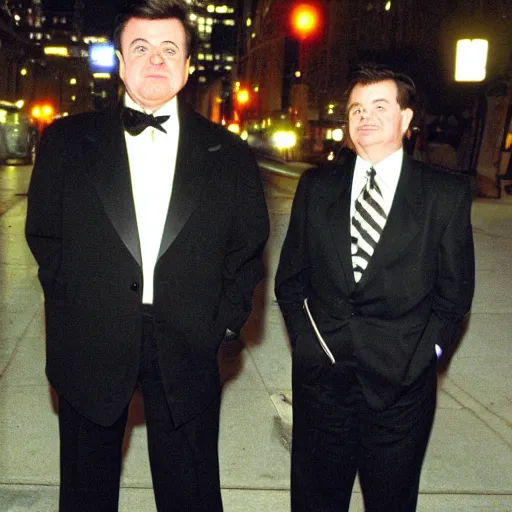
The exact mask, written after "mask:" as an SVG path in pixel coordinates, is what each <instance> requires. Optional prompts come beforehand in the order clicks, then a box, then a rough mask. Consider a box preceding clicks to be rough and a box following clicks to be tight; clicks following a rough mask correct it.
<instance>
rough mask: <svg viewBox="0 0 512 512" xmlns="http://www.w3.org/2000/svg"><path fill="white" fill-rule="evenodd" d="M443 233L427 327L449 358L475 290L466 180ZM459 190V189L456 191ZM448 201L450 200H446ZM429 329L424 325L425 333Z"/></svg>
mask: <svg viewBox="0 0 512 512" xmlns="http://www.w3.org/2000/svg"><path fill="white" fill-rule="evenodd" d="M461 188H462V192H461V193H459V194H458V201H457V203H456V204H455V207H454V209H453V212H452V215H451V217H450V219H449V221H448V223H447V226H446V229H445V231H444V233H443V236H442V240H441V244H440V248H439V253H438V269H439V270H438V274H437V283H436V288H435V295H434V302H433V309H432V317H431V319H430V322H429V324H430V323H434V324H437V325H438V333H439V334H438V336H437V337H436V343H437V344H438V345H439V346H440V347H441V348H442V350H443V353H448V354H451V353H452V352H453V350H454V349H455V346H456V344H457V342H458V341H459V338H460V334H461V326H462V324H463V320H464V318H465V316H466V315H467V314H468V312H469V310H470V308H471V302H472V300H473V293H474V288H475V253H474V246H473V232H472V227H471V192H470V186H469V180H465V182H464V183H463V185H462V187H461ZM459 190H460V188H459ZM450 200H451V198H450ZM428 328H429V325H427V330H428Z"/></svg>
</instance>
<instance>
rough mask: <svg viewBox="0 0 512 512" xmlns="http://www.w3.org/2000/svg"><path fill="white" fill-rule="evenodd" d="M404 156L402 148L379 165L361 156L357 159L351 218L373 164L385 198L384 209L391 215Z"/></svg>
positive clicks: (376, 179) (351, 201) (353, 182)
mask: <svg viewBox="0 0 512 512" xmlns="http://www.w3.org/2000/svg"><path fill="white" fill-rule="evenodd" d="M403 157H404V150H403V149H402V148H400V149H399V150H398V151H395V152H394V153H392V154H391V155H389V156H388V157H386V158H385V159H384V160H382V161H381V162H379V163H378V164H377V165H373V164H372V163H371V162H368V161H366V160H364V159H363V158H361V157H360V156H358V157H357V159H356V165H355V167H354V176H353V177H352V194H351V197H350V218H352V217H353V215H354V210H355V203H356V199H357V198H358V197H359V194H361V191H362V190H363V188H364V186H365V185H366V180H367V179H368V174H367V172H368V171H369V170H370V168H371V167H372V165H373V168H374V169H375V173H376V174H375V181H376V183H377V185H378V186H379V188H380V191H381V192H382V198H383V200H384V207H385V208H384V210H385V211H386V215H389V212H390V210H391V206H392V204H393V199H394V197H395V192H396V187H397V185H398V180H399V179H400V174H401V172H402V161H403Z"/></svg>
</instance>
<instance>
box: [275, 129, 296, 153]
mask: <svg viewBox="0 0 512 512" xmlns="http://www.w3.org/2000/svg"><path fill="white" fill-rule="evenodd" d="M270 140H271V141H272V145H273V146H275V147H276V148H278V149H290V148H293V147H294V146H296V145H297V135H296V133H295V132H292V131H279V132H275V133H274V134H272V137H271V139H270Z"/></svg>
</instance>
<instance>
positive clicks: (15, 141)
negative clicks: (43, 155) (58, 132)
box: [0, 100, 39, 164]
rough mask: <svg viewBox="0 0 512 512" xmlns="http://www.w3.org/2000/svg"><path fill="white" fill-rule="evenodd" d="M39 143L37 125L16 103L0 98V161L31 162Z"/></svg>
mask: <svg viewBox="0 0 512 512" xmlns="http://www.w3.org/2000/svg"><path fill="white" fill-rule="evenodd" d="M38 143H39V132H38V130H37V126H36V125H35V124H33V123H32V121H31V118H30V117H29V115H28V114H27V113H26V112H25V111H24V110H23V108H22V107H21V106H20V105H19V104H16V103H11V102H9V101H1V100H0V162H2V163H6V162H7V161H9V160H17V161H20V160H21V161H22V162H23V163H26V164H33V163H34V160H35V158H36V152H37V146H38Z"/></svg>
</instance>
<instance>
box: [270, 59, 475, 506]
mask: <svg viewBox="0 0 512 512" xmlns="http://www.w3.org/2000/svg"><path fill="white" fill-rule="evenodd" d="M414 92H415V91H414V84H413V83H412V81H411V80H410V79H408V78H407V77H405V76H403V75H399V74H395V73H394V72H392V71H389V70H384V69H374V68H364V69H361V70H360V72H359V73H358V74H357V75H356V76H355V78H354V81H353V82H352V83H351V86H350V88H349V99H348V104H347V114H348V119H349V132H350V137H351V140H352V143H353V145H354V147H355V149H356V152H357V156H354V158H353V159H352V160H351V161H350V162H346V163H345V164H343V165H342V166H334V167H331V168H325V169H315V170H312V171H308V172H307V173H306V174H304V175H303V176H302V177H301V180H300V182H299V185H298V188H297V192H296V196H295V199H294V203H293V208H292V214H291V218H290V225H289V228H288V233H287V235H286V239H285V242H284V245H283V249H282V253H281V259H280V263H279V267H278V271H277V275H276V296H277V298H278V301H279V305H280V307H281V310H282V313H283V316H284V320H285V323H286V326H287V328H288V331H289V335H290V340H291V345H292V354H293V355H292V358H293V370H292V375H293V420H294V425H293V445H292V476H291V478H292V480H291V490H292V510H293V512H298V511H308V512H313V511H317V512H331V511H336V512H339V511H346V510H348V508H349V502H350V497H351V492H352V487H353V483H354V479H355V476H356V473H358V474H359V480H360V483H361V487H362V491H363V497H364V502H365V507H366V510H367V511H368V512H370V511H371V512H376V511H378V512H410V511H414V510H415V509H416V502H417V496H418V486H419V477H420V471H421V465H422V462H423V457H424V454H425V450H426V447H427V443H428V438H429V434H430V430H431V427H432V422H433V418H434V410H435V402H436V376H437V374H436V351H437V353H438V354H441V352H442V351H444V355H445V356H446V355H447V354H449V353H450V352H451V351H452V347H453V344H454V343H455V342H456V340H457V337H458V335H459V332H460V326H461V323H462V321H463V318H464V316H465V315H466V313H467V312H468V311H469V308H470V305H471V301H472V296H473V289H474V251H473V239H472V230H471V221H470V206H471V198H470V188H469V183H468V179H467V177H465V176H459V175H453V174H445V173H440V172H436V171H434V170H432V169H430V168H429V167H428V166H426V165H424V164H422V163H420V162H415V161H413V160H411V159H410V157H409V156H408V155H406V154H405V153H404V151H403V149H402V138H403V135H404V134H405V132H406V130H407V128H408V126H409V123H410V121H411V118H412V115H413V112H412V110H411V108H410V105H411V101H412V98H413V96H414ZM436 346H437V347H436Z"/></svg>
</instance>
